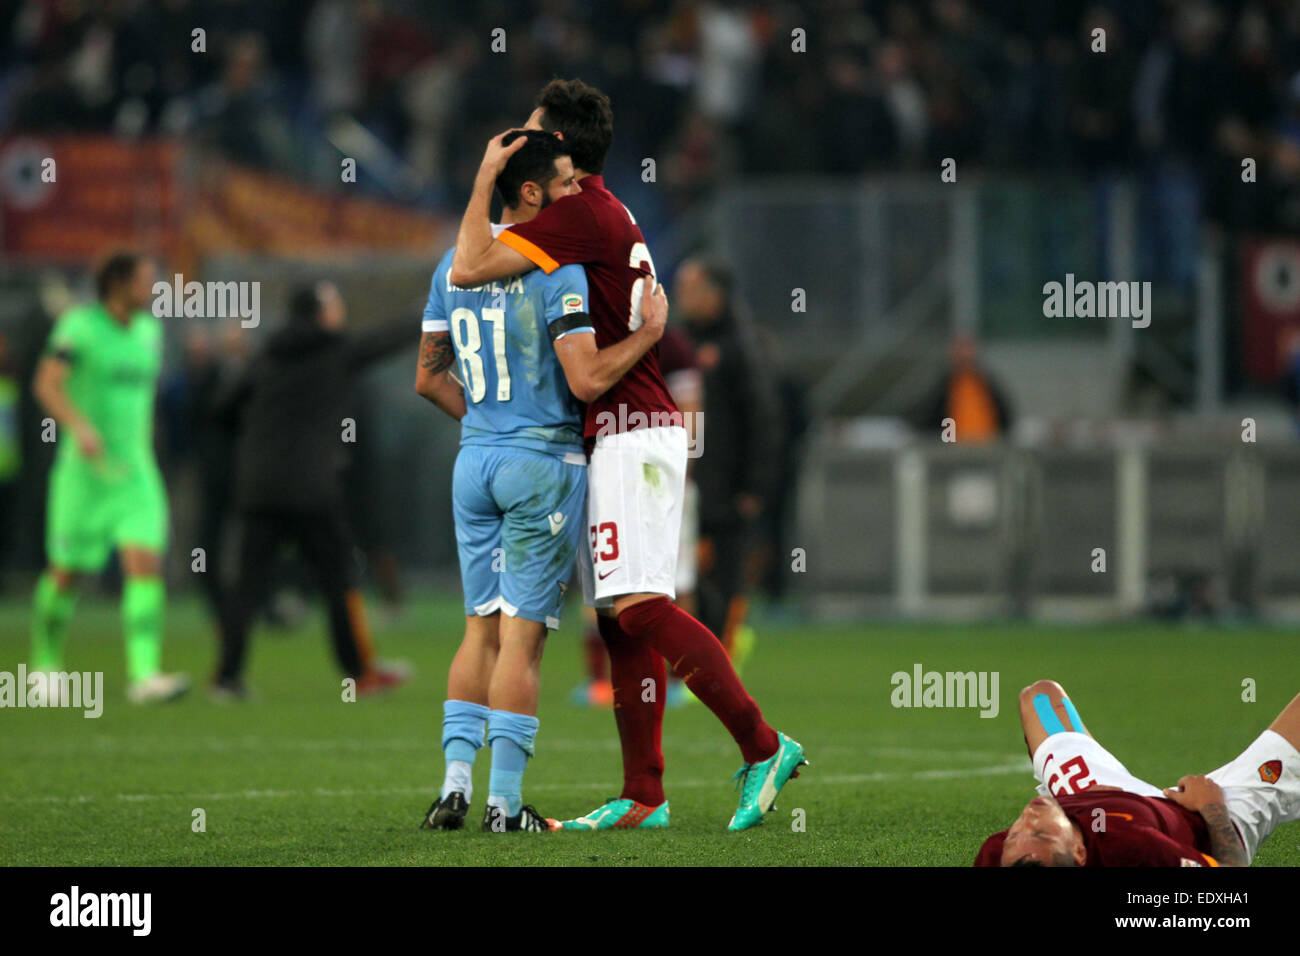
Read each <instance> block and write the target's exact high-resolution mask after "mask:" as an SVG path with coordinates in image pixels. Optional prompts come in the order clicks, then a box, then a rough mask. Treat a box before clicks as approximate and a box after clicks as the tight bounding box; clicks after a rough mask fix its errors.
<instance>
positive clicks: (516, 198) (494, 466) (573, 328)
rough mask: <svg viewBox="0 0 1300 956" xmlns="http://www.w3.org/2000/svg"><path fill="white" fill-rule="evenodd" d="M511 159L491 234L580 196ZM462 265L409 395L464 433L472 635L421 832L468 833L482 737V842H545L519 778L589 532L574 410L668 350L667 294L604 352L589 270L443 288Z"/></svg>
mask: <svg viewBox="0 0 1300 956" xmlns="http://www.w3.org/2000/svg"><path fill="white" fill-rule="evenodd" d="M516 141H518V142H517V143H516ZM495 142H496V141H494V143H495ZM504 145H505V146H506V147H513V148H511V155H510V157H509V161H508V162H506V163H505V164H504V167H503V169H502V170H501V173H500V175H499V176H498V177H497V179H496V188H497V189H498V191H499V192H500V193H501V196H502V200H503V203H504V209H503V211H502V217H501V219H502V222H501V226H500V227H498V228H509V227H511V226H513V225H515V224H517V223H523V222H527V221H528V220H530V219H532V218H533V217H534V216H536V215H537V214H538V212H540V211H541V210H542V209H543V208H545V207H546V206H547V205H549V204H550V202H551V201H553V200H555V199H558V198H560V197H562V196H566V195H569V194H571V193H575V192H577V191H578V188H579V187H578V186H577V184H576V182H575V181H574V175H573V163H572V160H571V159H570V158H569V155H568V152H567V150H566V149H565V148H564V146H563V144H562V143H561V142H560V141H559V140H558V139H556V138H555V137H554V136H550V135H548V134H545V133H540V132H527V133H525V132H523V131H520V132H517V133H514V134H512V135H510V136H508V137H506V138H505V140H504ZM453 251H454V250H452V251H448V253H447V254H446V255H445V256H444V257H443V260H442V262H441V263H440V264H439V266H438V269H437V271H436V272H434V275H433V283H432V286H431V288H430V290H429V302H428V306H427V307H426V308H425V312H424V322H423V335H422V337H421V344H420V361H419V366H418V371H417V373H416V391H418V392H419V393H420V394H421V395H423V396H424V397H425V398H427V399H429V400H430V401H432V402H433V403H434V404H436V405H437V406H438V407H439V408H441V409H442V410H443V411H445V412H446V413H447V414H449V415H451V416H452V417H453V418H455V419H457V420H458V421H460V422H461V441H460V444H461V449H460V453H459V454H458V455H457V457H456V467H455V472H454V475H453V479H452V508H453V514H454V517H455V525H456V543H457V547H458V551H459V556H460V570H461V581H462V585H463V587H464V591H465V615H466V622H465V636H464V639H463V640H462V642H461V646H460V649H459V650H458V651H457V652H456V656H455V658H454V659H453V660H452V664H451V670H450V673H449V674H448V676H447V700H446V703H445V704H444V706H443V714H444V716H443V734H442V747H443V753H444V755H445V757H446V773H445V777H444V779H443V784H442V791H441V793H440V795H439V798H438V800H436V801H435V802H434V804H433V806H431V807H430V808H429V811H428V813H427V814H426V815H425V821H424V824H423V826H424V827H426V828H429V829H439V830H456V829H460V828H461V827H462V826H464V822H465V817H466V815H467V813H468V811H469V800H470V797H471V795H472V792H473V784H472V780H471V772H472V767H473V763H474V755H475V753H476V752H477V751H478V749H479V748H480V747H482V746H483V741H484V733H485V731H486V739H487V742H488V744H490V745H491V747H492V774H491V778H490V782H489V796H488V801H487V811H486V813H485V815H484V819H483V829H485V830H491V831H497V832H501V831H511V830H513V831H518V830H524V831H533V832H536V831H545V830H550V829H556V828H557V827H558V824H557V823H556V822H555V821H554V820H548V819H547V818H545V817H543V816H541V815H540V814H539V813H538V812H537V811H536V810H535V809H533V808H532V807H530V806H525V805H524V803H523V776H524V769H525V766H526V764H527V761H528V758H529V757H530V756H532V754H533V745H534V740H535V738H536V736H537V729H538V721H537V717H536V713H537V697H538V687H539V670H540V667H541V660H542V647H543V644H544V641H545V638H546V631H547V629H548V628H551V629H554V628H557V627H559V624H560V620H559V619H560V611H561V609H562V607H563V605H564V594H565V589H566V586H567V582H568V578H569V575H570V571H571V569H572V567H573V563H574V561H575V559H576V556H577V552H578V545H579V542H580V541H581V539H582V535H583V533H584V530H585V528H584V524H583V518H584V515H585V509H586V497H587V468H586V464H587V459H586V456H585V455H584V454H583V451H582V410H581V406H580V404H579V402H578V399H584V400H585V399H589V398H593V397H595V396H596V395H599V394H600V393H601V392H603V391H605V390H606V389H607V388H609V386H610V385H611V384H612V383H613V382H614V381H616V380H617V379H618V378H619V377H621V376H622V375H623V373H624V372H626V371H627V370H628V368H630V367H631V366H632V365H633V364H634V363H635V362H636V361H637V360H638V359H639V358H640V357H641V356H642V355H644V354H645V352H646V350H648V349H649V348H651V347H652V346H653V345H654V344H655V343H656V342H657V341H658V340H659V336H660V335H662V334H663V329H664V325H665V323H666V322H667V318H668V301H667V299H666V298H665V296H664V294H663V291H662V290H655V292H654V294H653V295H647V296H646V308H645V315H646V322H645V325H644V326H642V328H641V329H640V330H639V331H638V333H637V334H636V335H634V336H630V337H628V338H627V339H625V340H623V341H622V342H619V343H618V344H617V345H615V346H612V347H610V348H606V349H599V350H598V349H597V348H596V343H595V335H594V332H593V329H592V325H591V319H590V317H589V316H588V314H587V304H586V303H587V278H586V275H585V273H584V272H583V270H582V267H581V266H576V265H574V266H569V267H567V268H564V269H558V270H556V271H554V272H553V273H551V274H547V273H544V272H540V271H537V270H533V271H530V272H529V273H528V274H527V275H524V276H515V277H511V278H507V279H505V280H503V281H500V282H489V283H485V284H482V285H478V286H475V287H472V288H461V287H459V286H456V285H453V284H452V283H451V282H450V281H449V279H448V271H449V269H450V267H451V261H452V255H453ZM454 362H459V365H460V371H461V379H460V381H457V380H456V379H454V378H453V377H452V373H451V366H452V364H453V363H454ZM462 383H463V387H462ZM575 396H576V398H575Z"/></svg>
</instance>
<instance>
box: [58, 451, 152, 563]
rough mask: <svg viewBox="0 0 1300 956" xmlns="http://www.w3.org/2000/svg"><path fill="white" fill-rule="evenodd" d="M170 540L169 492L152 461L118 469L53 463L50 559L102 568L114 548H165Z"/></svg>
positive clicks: (64, 462)
mask: <svg viewBox="0 0 1300 956" xmlns="http://www.w3.org/2000/svg"><path fill="white" fill-rule="evenodd" d="M166 546H167V492H166V489H165V488H164V486H163V481H162V475H160V474H159V473H158V468H157V466H156V465H154V464H153V463H152V462H150V463H147V464H140V465H137V466H136V467H133V468H129V469H120V470H118V471H117V472H115V473H114V472H112V471H110V470H108V469H106V470H105V472H104V473H96V472H94V471H91V470H90V469H89V468H88V467H87V466H85V465H82V464H80V463H78V462H66V461H60V462H56V463H55V465H54V468H53V469H52V470H51V471H50V494H49V502H48V507H47V510H46V523H45V550H46V553H47V556H48V558H49V562H50V564H52V565H54V566H55V567H59V568H67V569H69V570H73V571H98V570H99V569H100V568H102V567H103V566H104V564H105V563H106V562H107V561H108V556H109V553H110V552H111V551H112V550H113V549H114V548H123V547H131V548H140V549H142V550H145V551H151V552H153V553H154V554H161V553H162V551H163V550H164V549H165V548H166Z"/></svg>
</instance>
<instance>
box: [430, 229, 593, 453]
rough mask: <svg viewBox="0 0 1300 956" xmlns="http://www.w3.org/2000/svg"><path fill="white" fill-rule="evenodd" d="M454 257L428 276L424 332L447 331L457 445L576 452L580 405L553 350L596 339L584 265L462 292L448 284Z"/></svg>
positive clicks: (537, 272) (445, 258) (579, 446)
mask: <svg viewBox="0 0 1300 956" xmlns="http://www.w3.org/2000/svg"><path fill="white" fill-rule="evenodd" d="M452 251H453V250H448V252H447V254H446V255H445V256H443V257H442V261H441V262H440V263H438V268H437V270H436V271H435V272H434V273H433V283H432V285H431V286H430V288H429V302H428V304H427V305H426V306H425V309H424V323H423V330H424V331H425V332H445V331H450V332H451V339H452V343H453V344H454V345H455V348H456V358H457V360H458V362H459V364H460V379H461V381H462V382H463V383H464V386H465V407H466V409H467V411H466V413H465V417H464V419H463V420H462V421H461V437H460V443H461V445H484V444H491V445H495V446H502V445H504V446H509V447H514V448H527V449H530V450H532V451H540V452H546V453H550V454H558V455H564V454H566V453H570V452H581V451H582V412H581V406H580V404H579V403H578V400H577V399H575V398H574V397H573V393H572V392H570V391H569V385H568V382H567V381H566V380H565V377H564V369H563V368H562V367H561V365H560V360H559V359H558V358H557V357H556V355H555V349H554V347H553V346H552V344H551V343H552V341H554V340H556V339H558V338H561V337H563V336H565V335H569V334H572V333H574V332H594V329H593V327H592V325H591V320H590V318H589V316H588V315H587V274H586V273H585V272H584V271H583V269H582V266H578V265H569V266H564V267H563V268H560V269H556V270H555V271H554V272H552V273H551V274H550V275H547V274H546V273H544V272H543V271H542V270H541V269H534V270H532V271H531V272H526V273H524V274H523V275H518V276H514V277H513V278H510V279H502V280H500V281H497V282H490V283H488V284H486V285H483V286H479V287H477V288H473V289H462V288H460V287H459V286H454V285H452V284H451V283H450V282H448V281H447V273H448V272H449V271H450V270H451V259H452Z"/></svg>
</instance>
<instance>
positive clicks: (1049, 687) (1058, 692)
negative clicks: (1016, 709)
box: [1020, 680, 1065, 704]
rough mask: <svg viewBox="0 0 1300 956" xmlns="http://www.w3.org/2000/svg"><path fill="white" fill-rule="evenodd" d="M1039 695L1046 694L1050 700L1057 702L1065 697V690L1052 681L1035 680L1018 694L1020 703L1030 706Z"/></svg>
mask: <svg viewBox="0 0 1300 956" xmlns="http://www.w3.org/2000/svg"><path fill="white" fill-rule="evenodd" d="M1039 694H1046V695H1047V696H1048V698H1049V699H1050V700H1052V701H1058V700H1061V699H1062V698H1064V697H1065V688H1064V687H1062V686H1061V685H1060V684H1058V683H1057V682H1056V681H1054V680H1036V681H1034V682H1033V683H1032V684H1030V685H1029V686H1028V687H1026V688H1025V689H1024V690H1022V691H1021V692H1020V702H1021V703H1022V704H1032V703H1033V700H1034V698H1035V697H1037V696H1038V695H1039Z"/></svg>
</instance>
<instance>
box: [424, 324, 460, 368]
mask: <svg viewBox="0 0 1300 956" xmlns="http://www.w3.org/2000/svg"><path fill="white" fill-rule="evenodd" d="M455 361H456V353H455V350H454V349H453V348H452V345H451V333H450V332H425V333H424V334H423V335H421V336H420V368H422V369H424V370H425V371H426V372H431V373H433V374H434V375H437V374H438V373H439V372H445V371H446V370H447V369H449V368H451V366H452V363H453V362H455Z"/></svg>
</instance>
